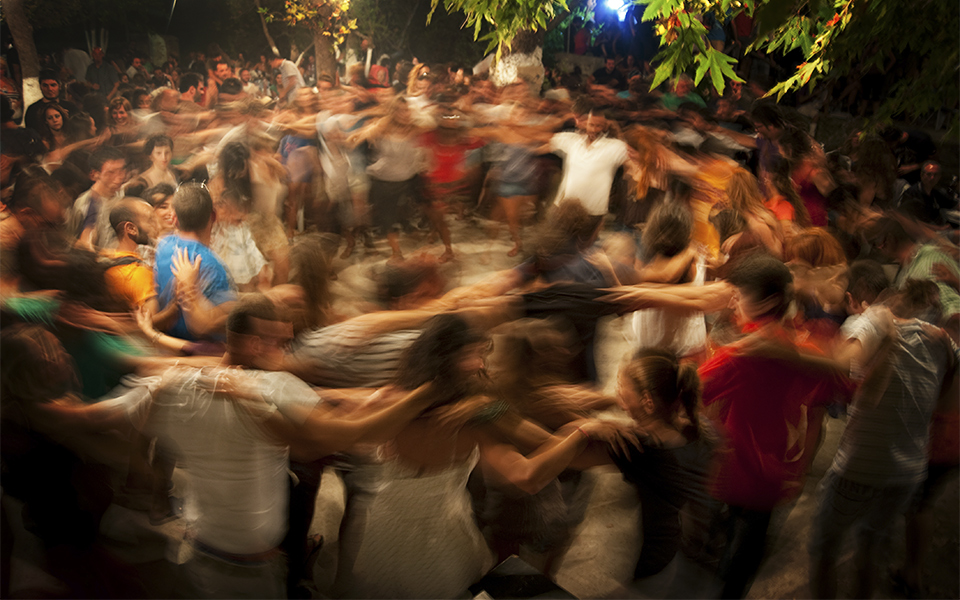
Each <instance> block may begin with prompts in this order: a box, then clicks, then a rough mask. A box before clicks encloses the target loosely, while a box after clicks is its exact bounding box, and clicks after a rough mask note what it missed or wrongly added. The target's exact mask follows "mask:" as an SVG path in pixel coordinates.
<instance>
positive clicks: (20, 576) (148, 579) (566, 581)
mask: <svg viewBox="0 0 960 600" xmlns="http://www.w3.org/2000/svg"><path fill="white" fill-rule="evenodd" d="M452 229H453V234H454V240H455V249H456V251H457V253H458V260H457V261H456V262H455V263H452V264H451V265H450V266H449V268H448V270H449V273H450V274H451V275H452V276H453V277H454V278H455V279H456V280H457V281H458V282H459V283H461V284H464V283H471V282H473V281H476V280H477V279H479V278H480V277H482V276H483V275H484V274H485V273H488V272H490V271H493V270H496V269H500V268H505V267H509V266H512V265H513V264H516V260H517V259H508V258H507V257H506V252H507V251H508V250H509V249H510V247H511V246H510V244H509V243H508V242H507V236H506V231H505V230H502V231H501V235H500V237H499V238H498V239H497V240H490V239H489V238H487V237H486V235H484V234H483V233H481V228H478V227H476V226H475V225H472V224H468V223H464V222H452ZM404 244H405V247H404V250H405V252H406V253H407V254H408V255H409V254H411V253H413V252H414V250H415V249H414V247H413V244H414V242H412V241H410V240H404ZM428 251H430V252H431V253H433V254H436V255H439V254H440V252H441V251H442V247H440V246H439V245H437V246H433V247H431V248H428ZM385 257H386V253H385V252H384V253H383V254H381V255H379V256H372V255H366V254H364V253H363V252H362V251H361V253H359V254H358V255H355V256H354V257H353V258H351V259H350V260H348V261H339V260H338V261H337V263H336V266H337V269H338V271H339V278H338V281H337V282H336V283H335V284H334V291H335V292H336V293H337V294H339V295H340V296H341V297H344V298H370V297H371V296H372V289H373V286H372V284H371V282H370V280H369V278H368V275H369V274H370V272H371V271H373V270H376V269H377V268H379V267H381V266H382V262H383V260H384V258H385ZM621 327H622V322H621V321H620V320H618V319H613V318H610V319H607V320H605V321H603V322H602V324H601V332H600V333H601V342H600V344H599V348H600V352H601V356H600V360H599V361H598V363H599V364H600V366H601V369H602V371H601V376H602V381H603V382H604V383H605V384H606V385H607V386H608V388H612V384H611V382H612V381H613V378H612V375H613V374H614V373H615V372H616V369H617V367H618V365H619V362H620V359H621V357H622V355H623V353H624V351H625V347H626V346H625V340H624V338H623V334H622V331H621ZM843 426H844V423H843V421H839V420H831V421H830V423H829V425H828V427H827V435H826V439H825V442H824V444H823V446H822V447H821V449H820V452H819V454H818V456H817V458H816V460H815V462H814V465H813V469H812V472H811V474H810V477H809V480H808V482H807V486H806V489H805V491H804V493H803V494H802V495H801V497H800V498H799V499H798V500H797V502H796V503H795V504H794V505H792V506H790V507H785V508H784V509H782V510H781V511H780V513H779V514H778V515H777V516H776V518H775V525H774V528H773V529H774V530H775V532H774V538H773V541H772V543H771V546H770V550H769V553H768V559H767V561H766V562H765V563H764V565H763V567H762V569H761V571H760V574H759V577H758V578H757V580H756V582H755V583H754V585H753V588H752V590H751V593H750V596H751V597H754V598H803V597H807V596H808V595H809V592H808V591H807V587H806V586H807V558H806V545H807V539H808V537H809V523H810V520H811V516H812V513H813V510H814V508H815V497H814V495H813V492H814V490H815V487H816V483H817V481H818V480H819V478H820V477H821V476H822V475H823V473H824V471H825V470H826V468H827V467H828V466H829V463H830V461H831V459H832V456H833V452H834V451H835V449H836V445H837V440H838V439H839V436H840V434H841V432H842V429H843ZM588 477H589V478H590V479H592V480H593V483H594V487H593V491H592V493H591V496H590V502H589V506H588V509H587V512H586V516H585V519H584V521H583V523H582V524H581V525H580V527H579V528H578V529H577V532H576V536H575V539H574V540H573V543H572V545H571V547H570V549H569V551H568V552H567V554H566V555H565V557H564V559H563V560H562V563H561V564H560V567H559V571H558V575H557V582H558V583H559V584H560V585H561V586H563V587H565V588H566V589H568V590H569V591H570V592H572V593H573V594H575V595H577V596H579V597H582V598H600V597H634V598H665V597H671V598H692V597H711V596H713V597H715V594H716V592H717V589H718V588H717V584H716V582H715V581H713V579H712V577H711V575H710V574H709V572H707V571H705V570H703V569H701V568H699V567H697V566H696V565H694V564H692V563H690V562H689V561H685V560H680V559H678V560H675V561H674V562H673V563H671V564H670V565H669V566H668V567H667V569H666V570H665V571H664V572H662V573H661V574H660V575H658V576H657V577H655V578H651V579H650V580H647V581H645V582H644V583H643V585H642V586H629V587H624V585H623V582H625V581H627V580H628V579H629V577H630V574H631V572H632V567H633V564H634V561H635V560H636V556H637V554H638V551H639V545H640V538H639V532H638V528H637V526H636V523H637V518H638V516H639V507H638V506H637V503H636V498H635V494H634V492H633V490H632V489H631V488H630V487H628V486H627V485H626V484H625V483H624V482H623V481H622V479H621V477H620V475H619V474H618V473H613V472H610V471H603V470H594V471H593V472H590V473H589V475H588ZM175 480H176V482H177V486H178V488H181V487H182V485H183V474H182V473H180V472H179V471H178V472H177V473H175ZM6 501H7V502H8V505H7V508H8V509H9V514H11V515H13V520H14V523H13V525H12V527H13V529H14V531H15V546H14V564H13V574H12V577H11V592H12V595H13V596H15V597H33V598H37V597H43V598H47V597H64V596H66V595H68V593H67V591H66V590H65V589H63V587H62V585H60V584H59V582H58V581H57V580H56V579H55V578H53V577H52V576H51V575H50V573H49V570H48V569H46V568H45V566H44V565H43V564H42V561H41V559H40V556H41V555H40V549H39V545H38V542H37V540H36V539H35V538H33V537H32V536H30V535H29V534H27V533H26V532H25V531H24V530H23V529H22V526H21V525H20V523H19V520H18V519H17V518H16V516H17V515H18V514H19V512H18V509H19V507H18V505H17V504H16V503H15V502H13V501H11V500H9V499H7V500H6ZM317 509H318V510H317V518H316V519H315V521H314V524H313V529H314V531H315V532H319V533H322V534H323V535H324V536H325V539H326V544H325V546H324V548H323V550H322V551H321V553H320V556H319V559H318V562H317V567H316V570H315V577H316V581H317V591H318V593H321V594H322V593H323V592H325V591H326V590H327V589H328V586H329V585H330V583H331V579H332V576H333V573H335V571H336V567H335V560H336V543H337V528H338V523H339V519H340V516H341V514H342V511H343V487H342V485H340V483H339V480H338V479H337V477H336V476H335V474H334V473H332V472H327V473H326V474H325V476H324V481H323V484H322V487H321V493H320V495H319V497H318V499H317ZM936 519H937V520H936V527H935V531H936V533H935V539H934V548H933V551H932V552H931V555H930V560H929V561H928V563H927V565H926V576H927V578H928V582H929V587H928V589H927V590H926V594H925V596H926V597H935V598H958V597H960V574H958V572H960V569H958V565H960V550H958V548H960V493H958V485H957V482H956V480H954V481H953V483H952V484H951V485H950V486H949V489H948V490H947V491H946V493H945V494H944V495H943V496H942V497H941V498H940V501H939V504H938V510H937V516H936ZM101 532H102V534H103V536H104V538H105V539H106V545H107V546H108V548H109V549H110V551H111V552H113V553H114V554H115V555H117V556H120V557H122V558H123V559H124V560H126V561H128V562H130V563H132V564H133V565H134V567H135V569H136V574H137V578H138V580H139V582H140V583H142V586H143V587H142V589H143V593H144V595H148V596H150V597H157V598H163V597H169V596H170V590H171V585H172V581H173V577H172V574H171V568H170V565H169V562H167V561H168V560H169V561H173V562H177V561H178V560H182V559H183V553H182V548H181V544H180V540H181V539H182V534H183V527H182V521H174V522H171V523H168V524H166V525H164V526H162V527H152V526H150V524H149V522H148V520H147V517H146V514H145V513H142V512H136V511H132V510H128V509H125V508H122V507H119V506H116V505H114V506H111V508H110V509H109V511H108V513H107V515H106V517H105V518H104V521H103V525H102V528H101ZM898 542H899V545H898V546H897V548H896V549H895V551H894V556H893V557H891V564H898V563H899V561H900V560H901V557H902V536H901V537H899V538H898ZM845 556H846V560H847V561H848V560H849V552H847V553H846V555H845ZM843 569H845V570H842V571H841V582H842V584H841V585H842V586H843V585H846V584H848V582H849V581H850V577H849V564H845V565H844V567H843ZM841 592H842V593H843V592H844V588H843V587H842V588H841ZM846 592H847V593H849V590H846ZM880 595H881V597H896V596H895V595H894V594H893V593H892V592H891V591H890V590H882V591H881V592H880Z"/></svg>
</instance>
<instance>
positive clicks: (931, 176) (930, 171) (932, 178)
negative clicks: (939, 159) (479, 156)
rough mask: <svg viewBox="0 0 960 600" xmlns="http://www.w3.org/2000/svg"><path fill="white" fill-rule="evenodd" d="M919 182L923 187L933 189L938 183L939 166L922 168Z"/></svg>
mask: <svg viewBox="0 0 960 600" xmlns="http://www.w3.org/2000/svg"><path fill="white" fill-rule="evenodd" d="M920 181H922V182H923V185H924V187H927V188H933V187H936V186H937V184H938V183H940V166H939V165H927V166H925V167H924V168H923V172H922V173H920Z"/></svg>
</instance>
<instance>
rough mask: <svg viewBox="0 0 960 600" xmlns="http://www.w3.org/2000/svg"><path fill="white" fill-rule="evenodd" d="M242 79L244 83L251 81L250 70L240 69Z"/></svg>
mask: <svg viewBox="0 0 960 600" xmlns="http://www.w3.org/2000/svg"><path fill="white" fill-rule="evenodd" d="M240 81H242V82H244V83H250V70H249V69H244V70H242V71H240Z"/></svg>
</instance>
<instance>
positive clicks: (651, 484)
mask: <svg viewBox="0 0 960 600" xmlns="http://www.w3.org/2000/svg"><path fill="white" fill-rule="evenodd" d="M617 396H618V398H619V402H620V405H621V406H622V407H623V409H624V410H625V411H626V412H627V414H629V416H630V417H631V419H632V420H633V423H632V425H631V427H630V431H631V432H632V433H633V434H634V435H633V436H624V437H623V439H622V440H621V443H619V444H602V443H598V442H590V443H589V445H588V446H587V447H586V449H585V450H584V452H583V453H581V454H580V456H579V457H578V458H577V459H576V460H574V461H573V462H572V463H571V466H572V467H574V468H578V469H583V468H587V467H591V466H597V465H602V464H613V465H616V466H617V467H619V469H620V471H621V472H622V473H623V477H624V479H625V480H626V481H628V482H629V483H631V484H633V485H634V486H635V487H636V488H637V491H638V492H639V495H640V505H641V511H640V512H641V514H642V516H641V527H642V529H641V531H642V534H643V545H642V547H641V550H640V558H639V559H638V560H637V566H636V568H635V569H634V579H642V578H645V577H650V576H652V575H656V574H657V573H659V572H660V571H662V570H663V569H664V567H666V566H667V564H669V563H670V561H671V560H673V557H674V556H675V555H676V553H677V550H678V549H679V548H680V547H681V545H683V546H684V547H685V549H686V550H687V551H688V553H693V554H697V553H698V552H699V551H700V550H701V549H702V548H703V547H704V544H705V542H706V541H707V540H706V539H705V538H704V537H701V534H705V533H706V530H707V528H708V527H707V526H708V525H709V520H708V519H709V518H710V511H709V510H708V508H709V506H710V505H711V503H712V500H711V499H710V497H709V494H708V493H707V487H706V481H707V475H708V467H709V465H710V461H711V457H712V453H713V447H714V444H713V443H712V440H713V439H714V436H713V435H712V430H711V429H709V424H708V422H707V421H705V420H701V419H700V416H699V414H698V408H699V405H700V378H699V376H698V375H697V369H696V366H695V365H694V364H693V363H681V362H680V361H679V360H678V359H677V356H676V354H674V353H673V352H670V351H667V350H662V349H657V348H642V349H641V350H640V351H638V352H637V354H636V355H635V356H634V358H633V359H632V360H631V361H630V362H628V363H627V364H625V365H624V366H623V367H622V368H621V369H620V380H619V386H618V390H617ZM681 511H683V519H684V521H688V522H687V523H685V525H684V526H683V527H681ZM698 516H700V517H698ZM690 517H693V518H694V519H695V520H696V521H697V522H696V523H690V522H689V518H690ZM691 534H692V535H693V536H696V539H693V537H691ZM695 558H696V557H695Z"/></svg>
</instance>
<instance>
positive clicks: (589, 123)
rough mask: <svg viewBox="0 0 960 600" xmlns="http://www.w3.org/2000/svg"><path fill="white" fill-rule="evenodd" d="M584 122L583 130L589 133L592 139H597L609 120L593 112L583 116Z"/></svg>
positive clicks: (588, 135)
mask: <svg viewBox="0 0 960 600" xmlns="http://www.w3.org/2000/svg"><path fill="white" fill-rule="evenodd" d="M581 119H582V123H583V132H584V133H586V134H587V137H588V138H589V139H590V140H591V141H592V140H595V139H597V137H599V136H600V134H601V133H603V131H604V129H605V128H606V125H607V120H606V119H604V118H603V115H595V114H593V113H590V114H587V115H585V116H583V117H581Z"/></svg>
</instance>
